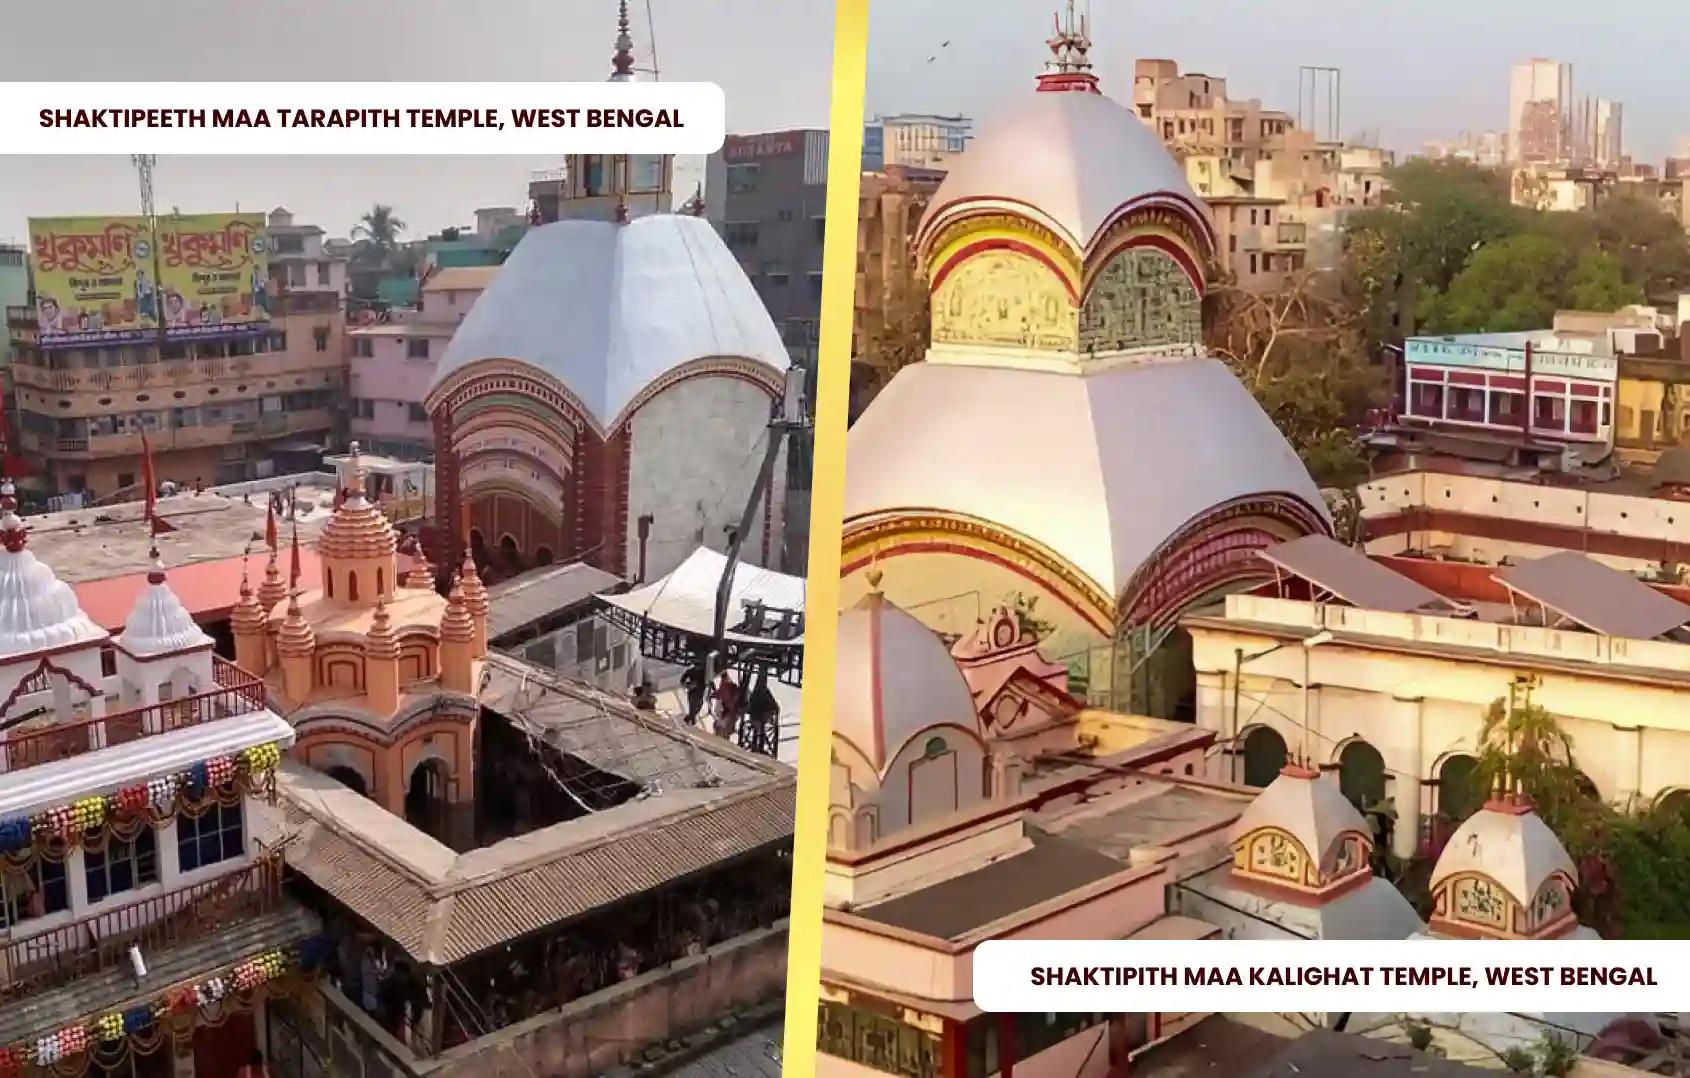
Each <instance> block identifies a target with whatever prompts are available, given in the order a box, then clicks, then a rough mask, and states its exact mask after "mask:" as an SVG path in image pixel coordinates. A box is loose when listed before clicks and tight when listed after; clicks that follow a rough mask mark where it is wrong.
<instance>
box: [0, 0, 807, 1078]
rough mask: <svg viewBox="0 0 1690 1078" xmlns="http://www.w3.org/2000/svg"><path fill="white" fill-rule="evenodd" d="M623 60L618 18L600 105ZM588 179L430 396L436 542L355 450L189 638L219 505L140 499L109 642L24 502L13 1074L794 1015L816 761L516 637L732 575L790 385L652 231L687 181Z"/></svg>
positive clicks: (447, 1071) (502, 1069)
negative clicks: (679, 571)
mask: <svg viewBox="0 0 1690 1078" xmlns="http://www.w3.org/2000/svg"><path fill="white" fill-rule="evenodd" d="M632 47H633V42H632V39H631V36H630V34H629V30H628V19H627V5H626V3H624V4H622V5H621V24H620V26H619V32H618V35H617V38H616V49H615V56H614V59H613V75H612V77H613V78H616V79H627V78H631V77H633V68H634V60H633V54H632ZM566 171H567V174H568V176H569V177H570V179H569V181H568V187H569V193H568V195H567V196H566V198H565V200H564V204H563V206H562V207H561V208H560V217H561V218H562V219H560V220H559V221H558V222H556V223H554V224H549V225H545V226H541V227H536V228H533V229H531V230H530V231H529V232H528V233H527V234H526V235H525V237H524V238H523V240H522V241H521V242H520V244H519V245H518V247H517V248H516V250H515V252H514V253H513V254H512V256H511V258H510V260H509V261H508V262H507V263H506V264H505V265H504V266H503V267H502V268H501V269H500V271H499V273H498V276H497V277H496V279H495V280H494V282H493V284H492V285H491V286H490V287H489V288H488V289H487V290H486V291H485V293H483V294H482V296H481V297H480V298H479V299H478V300H477V301H476V304H475V306H474V308H473V310H472V313H471V314H469V315H468V316H467V317H466V319H465V320H464V322H463V324H462V327H461V329H460V330H459V332H458V333H457V334H456V336H455V338H454V340H453V344H452V348H451V351H450V352H449V353H448V355H447V357H446V360H445V362H444V363H443V364H442V368H441V374H440V380H439V383H438V384H437V386H436V387H435V391H434V394H433V397H432V398H431V402H430V403H431V407H432V409H433V412H434V415H435V418H436V424H437V429H438V430H439V431H440V433H441V438H440V441H439V442H438V443H437V444H438V447H439V450H440V455H439V462H438V466H437V477H438V485H437V486H438V489H437V494H438V504H439V512H438V521H437V523H436V526H435V527H434V528H433V529H432V530H431V531H429V530H425V533H424V535H423V539H424V540H425V542H424V543H423V544H420V545H418V544H414V543H410V542H405V541H402V539H401V537H400V535H399V534H398V532H397V531H396V529H395V527H394V523H393V521H392V520H390V519H389V517H388V516H387V515H386V514H385V513H384V512H383V511H382V509H381V508H380V507H379V505H378V504H377V503H376V502H375V501H374V500H372V498H371V496H370V495H371V489H372V487H373V486H374V483H373V482H372V473H373V462H371V461H370V460H369V459H368V458H367V457H365V456H364V455H363V454H362V453H361V452H360V451H359V447H358V446H357V445H356V444H353V445H352V446H351V447H350V449H351V451H350V452H349V453H348V454H347V455H346V456H345V457H344V458H342V459H341V460H340V462H339V470H338V474H337V475H336V476H334V477H332V479H331V478H330V477H320V478H322V479H324V480H325V483H324V484H323V485H324V486H325V487H332V488H333V489H332V491H330V490H328V489H322V490H317V489H312V488H311V487H310V486H309V484H305V483H301V484H299V485H298V487H297V488H296V489H295V490H294V491H293V493H295V494H296V495H298V496H299V497H298V498H297V499H295V498H287V499H280V500H278V501H277V502H275V503H273V505H272V510H271V515H270V517H269V521H268V525H267V527H266V528H265V533H266V534H265V538H266V539H267V540H268V542H267V545H268V547H269V550H268V553H267V555H266V556H265V557H264V558H261V559H259V558H254V559H250V561H251V564H249V565H245V571H244V572H242V573H241V574H240V575H239V576H238V577H236V578H233V579H230V580H228V581H227V583H226V590H227V591H228V592H229V594H228V595H227V597H226V598H223V599H207V598H206V597H203V596H202V597H200V600H199V601H198V605H197V607H196V609H198V610H201V611H204V612H206V613H205V617H206V619H207V626H202V625H200V624H198V623H196V621H195V616H194V614H192V613H190V612H189V610H188V608H187V606H185V604H184V603H183V602H182V601H181V600H179V599H178V598H177V596H176V594H175V592H173V591H172V589H171V585H170V582H169V581H168V579H167V574H166V571H165V569H164V567H163V565H164V563H165V562H166V561H168V560H169V553H170V551H171V550H172V549H173V548H176V549H182V550H186V549H188V547H187V541H186V540H185V539H184V538H183V536H182V534H180V533H178V530H177V529H176V528H175V526H174V525H172V524H170V522H169V517H170V516H171V515H172V514H173V513H177V514H186V513H190V512H192V511H193V510H194V508H195V506H193V505H192V504H191V502H189V501H184V500H181V499H168V498H167V499H162V500H155V499H151V498H149V499H148V501H147V503H146V508H145V512H144V513H142V514H140V515H139V518H138V519H133V518H131V517H130V516H129V515H124V516H123V517H122V519H120V520H113V521H108V522H106V523H105V524H104V525H103V526H104V527H105V528H106V529H107V531H106V532H105V534H106V535H107V536H108V537H109V536H111V535H114V534H115V531H118V530H121V531H123V532H124V533H125V535H126V536H128V535H132V534H133V533H134V531H135V530H136V529H145V530H146V531H147V534H149V535H151V536H153V537H154V541H155V543H156V545H157V546H158V547H159V548H161V549H162V551H163V552H164V557H163V558H155V562H154V566H153V568H152V571H151V573H150V575H149V577H148V582H147V584H146V585H145V586H144V587H143V588H141V590H140V593H139V596H138V598H137V599H136V601H135V603H134V606H133V610H132V612H130V613H129V614H128V618H127V623H126V624H125V625H124V626H123V628H122V631H121V632H112V633H108V632H107V631H105V630H104V629H102V628H101V626H100V625H99V624H98V623H97V622H95V621H94V620H92V619H91V618H90V617H89V616H88V614H87V613H85V612H84V611H83V609H82V608H81V607H80V606H79V605H78V602H77V599H76V595H75V593H73V591H72V590H71V588H70V586H69V585H67V584H66V583H64V582H63V581H61V580H60V579H59V578H58V577H57V576H56V575H55V574H54V571H53V569H52V568H51V567H49V566H48V565H47V564H45V563H43V562H41V561H38V560H37V559H36V557H35V555H34V553H32V552H31V551H30V550H29V549H27V548H26V542H25V538H26V536H25V533H26V528H25V525H24V523H23V521H21V520H20V519H19V518H18V516H17V515H16V514H15V513H14V512H13V508H14V504H13V502H12V501H11V498H10V494H11V492H10V488H9V487H8V488H6V491H5V494H6V497H5V499H4V503H3V504H0V539H3V540H4V542H3V547H4V549H3V550H0V1078H10V1076H14V1075H19V1076H23V1075H27V1076H30V1078H34V1076H35V1075H37V1074H52V1075H59V1076H67V1078H68V1076H71V1075H80V1074H83V1073H89V1074H97V1075H115V1074H122V1075H125V1076H128V1078H165V1076H169V1078H194V1076H199V1078H226V1076H232V1075H235V1074H236V1073H237V1072H239V1070H240V1068H241V1067H243V1066H246V1065H247V1064H248V1063H249V1062H251V1060H252V1053H253V1052H254V1051H255V1050H256V1051H259V1052H262V1053H263V1054H264V1056H265V1060H264V1063H265V1066H266V1067H267V1071H266V1073H267V1074H269V1075H271V1076H273V1078H308V1076H312V1078H315V1076H320V1075H327V1074H336V1075H339V1074H346V1075H352V1074H358V1075H372V1076H373V1075H385V1076H409V1078H423V1076H428V1078H453V1076H460V1078H471V1076H482V1075H490V1074H530V1075H532V1074H547V1075H567V1076H571V1078H574V1076H586V1075H591V1074H602V1073H605V1072H607V1071H612V1070H615V1069H616V1068H618V1067H623V1066H627V1065H630V1064H632V1063H634V1062H636V1061H638V1062H640V1063H641V1064H642V1065H643V1066H648V1067H650V1066H665V1067H672V1066H673V1065H678V1060H677V1058H675V1057H681V1056H688V1055H696V1054H699V1053H701V1052H704V1051H706V1050H707V1049H709V1048H710V1047H711V1045H712V1043H713V1041H714V1040H720V1039H726V1038H728V1037H730V1035H731V1033H730V1031H734V1030H751V1029H758V1030H762V1029H764V1028H766V1026H767V1024H768V1022H769V1020H770V1016H771V1015H772V1014H775V1013H777V1012H778V1009H779V1005H780V1000H781V999H782V997H783V993H784V988H785V970H786V920H785V918H786V909H787V902H788V895H789V891H790V875H791V872H790V864H791V862H790V847H791V838H792V830H793V792H794V776H793V773H792V771H791V769H790V768H788V767H786V766H784V765H782V764H780V763H779V762H777V761H776V760H774V759H772V758H771V757H769V756H767V755H762V754H758V753H753V752H750V751H745V750H743V749H741V748H739V747H737V746H735V745H734V744H732V743H730V742H729V741H726V740H724V739H723V738H720V737H716V736H712V735H710V734H708V733H705V732H703V731H701V730H699V729H696V728H694V727H692V726H689V725H687V724H685V723H682V722H680V721H678V720H677V719H676V718H675V717H673V716H667V715H664V714H662V713H660V712H658V711H654V710H641V709H639V708H636V707H635V706H634V705H633V704H632V703H631V702H630V701H629V700H628V699H627V698H626V697H625V696H622V695H619V694H616V693H611V692H605V691H600V690H599V689H596V688H593V687H591V686H589V685H586V684H584V683H582V682H580V681H576V680H571V679H569V678H566V677H563V676H560V675H559V674H558V673H557V672H555V671H553V670H551V669H547V668H545V667H541V666H538V665H535V664H532V663H530V662H527V661H524V660H522V659H519V658H517V657H515V656H512V655H509V654H506V653H503V652H502V651H501V650H500V649H499V646H498V644H497V641H498V639H499V638H500V633H502V632H504V631H505V630H507V629H509V628H510V626H511V624H513V623H518V624H526V623H532V622H540V621H543V620H544V619H545V618H547V617H548V616H551V615H552V614H555V613H558V612H557V611H553V610H550V609H549V608H547V607H546V605H545V595H546V591H545V588H544V587H539V588H530V589H529V591H536V592H537V593H538V594H537V596H535V595H529V594H527V593H526V592H524V593H521V594H518V593H517V592H514V591H511V590H509V587H508V586H509V585H524V584H525V583H526V582H525V580H524V579H523V577H522V576H521V575H520V574H521V573H522V571H523V570H528V569H534V568H536V567H538V566H540V565H542V564H544V563H549V562H556V563H570V562H582V561H584V562H586V563H588V564H589V567H587V568H586V570H585V571H586V574H587V576H588V577H589V578H590V579H591V581H592V582H593V583H592V587H591V591H589V592H588V593H587V594H586V595H585V596H579V597H577V600H572V601H574V602H576V605H577V606H579V605H581V603H582V602H583V601H584V602H592V601H595V600H594V599H593V594H592V593H593V592H607V591H613V592H620V591H621V590H622V589H623V588H625V587H626V586H627V585H629V584H633V583H641V582H656V581H660V580H666V579H670V578H671V577H672V576H673V575H675V574H674V573H672V571H673V570H675V569H676V568H677V567H678V566H683V565H687V564H692V563H695V562H699V561H700V560H701V559H700V558H699V557H697V556H694V555H696V552H698V551H699V549H700V548H701V547H709V548H714V549H716V550H720V549H722V548H723V547H724V546H725V545H726V542H727V536H726V534H725V526H726V525H729V524H733V525H736V526H737V525H738V524H739V522H740V519H741V514H742V513H743V512H744V507H745V506H746V504H747V502H748V500H749V499H748V495H749V493H750V491H751V490H752V489H753V484H754V480H755V477H756V474H757V470H756V468H755V467H754V466H753V467H748V466H747V460H746V458H747V451H748V448H750V447H755V446H756V445H757V444H758V440H759V438H762V437H766V436H767V431H768V425H769V422H770V417H771V412H772V410H773V404H774V402H776V401H777V400H780V399H781V398H782V394H783V386H784V374H785V371H786V370H787V367H788V360H787V356H786V352H785V350H784V348H783V347H782V345H781V342H780V338H779V335H778V333H777V332H776V330H775V328H774V325H773V323H772V322H771V320H770V318H769V316H768V314H767V312H766V311H765V310H764V309H763V307H762V305H761V303H760V302H759V301H758V299H757V297H756V294H755V292H754V291H753V289H752V287H751V285H750V284H749V282H748V281H747V279H746V277H745V275H744V273H743V272H742V271H741V270H740V268H739V267H738V265H737V264H736V263H735V262H734V260H733V258H732V257H731V256H730V255H729V253H728V251H727V249H726V247H725V246H724V244H723V242H722V241H721V240H720V239H719V238H718V237H717V235H716V234H715V233H714V232H713V231H712V230H711V229H710V228H709V226H708V225H706V224H705V222H704V221H703V220H701V219H699V218H697V217H696V216H683V215H676V214H673V213H669V212H666V211H665V209H664V208H666V207H667V206H669V204H670V202H671V196H670V191H669V176H670V161H669V159H668V158H663V157H650V158H645V157H637V156H633V157H631V156H626V155H622V156H615V155H607V156H583V155H577V156H574V157H571V158H569V159H568V162H567V170H566ZM773 471H774V473H775V474H776V475H781V474H783V473H784V469H780V468H776V469H773ZM308 478H317V477H308ZM782 500H783V499H782V494H781V491H780V488H779V483H778V482H777V484H776V487H775V489H774V490H773V491H772V492H769V494H768V495H767V498H766V501H765V502H763V503H762V507H761V515H760V516H759V517H758V518H756V525H757V526H756V527H755V528H754V529H753V532H754V534H751V535H748V536H746V537H745V539H746V541H745V543H744V545H743V556H744V560H745V562H746V565H747V569H748V572H747V574H745V577H746V580H750V581H751V584H755V583H756V578H758V577H759V575H760V574H763V570H762V569H760V568H757V566H758V565H759V564H761V565H772V564H778V563H779V561H780V559H781V554H782V551H781V545H780V536H781V535H782V527H781V519H780V507H781V503H782ZM307 502H309V504H306V503H307ZM207 504H209V503H207ZM219 504H221V502H219ZM197 508H199V509H200V510H202V511H203V510H204V509H205V505H204V504H202V505H200V506H198V507H197ZM243 519H245V518H244V517H243ZM202 530H203V529H202ZM183 532H185V529H183ZM245 541H246V539H245V535H244V534H243V535H241V536H240V537H239V539H238V540H237V541H236V542H237V545H236V546H235V549H234V551H232V552H231V553H232V554H238V552H239V546H238V543H244V542H245ZM202 545H203V544H202ZM424 550H426V551H427V555H425V554H424V553H423V551H424ZM718 557H719V555H718ZM236 560H237V561H238V562H240V561H242V559H238V558H237V559H236ZM557 571H559V569H558V568H554V569H551V570H543V571H541V572H537V573H530V574H529V579H530V580H532V579H534V578H549V577H550V576H551V575H553V574H554V573H555V572H557ZM763 575H768V576H773V577H780V574H777V573H769V574H763ZM501 577H502V578H513V577H514V578H515V579H508V580H507V581H506V582H501V581H500V580H498V579H497V578H501ZM746 580H742V579H741V578H740V577H735V578H734V582H733V583H734V585H735V586H734V588H733V589H731V594H733V595H739V594H741V593H742V592H744V591H745V590H746V587H749V586H750V585H748V584H747V583H746ZM779 582H780V584H781V586H783V587H789V582H788V579H787V578H785V577H780V581H779ZM712 587H713V584H712ZM752 591H753V592H755V593H757V594H762V593H763V592H766V591H767V589H766V588H764V589H762V591H758V590H757V589H756V588H752ZM636 593H637V591H636ZM688 598H696V597H695V596H692V595H691V594H690V593H689V595H688ZM501 599H502V600H503V602H501ZM787 603H788V605H793V604H796V605H798V606H801V605H802V598H801V594H800V595H799V596H798V597H797V598H796V599H795V600H787ZM225 611H226V612H227V621H228V633H227V643H226V645H225V648H226V650H228V651H230V652H232V658H233V659H234V661H233V662H230V661H227V660H226V659H225V658H221V657H218V656H217V655H216V654H215V653H214V652H215V650H216V649H217V647H218V645H217V643H216V642H215V641H214V639H213V636H212V635H210V634H208V632H207V631H206V627H208V626H209V627H213V628H216V629H218V631H221V627H220V626H212V624H211V622H212V619H213V617H215V619H216V620H217V621H218V622H221V620H222V618H223V613H222V612H225ZM501 626H503V628H501ZM587 627H588V628H589V629H591V628H595V626H594V625H592V624H589V625H588V626H587ZM596 628H602V626H596ZM570 631H571V633H572V639H573V627H571V630H570ZM601 635H602V634H601ZM490 636H491V637H492V638H493V639H492V640H490ZM733 639H734V641H735V642H736V644H737V645H738V646H740V647H741V648H745V647H751V646H754V645H756V643H757V641H756V640H755V639H751V638H749V637H746V636H745V634H744V633H743V632H742V633H739V634H737V635H735V636H734V638H733ZM801 642H802V637H801V635H799V636H797V637H796V638H795V640H784V641H783V646H784V647H785V648H786V650H787V651H795V650H796V649H797V647H798V646H800V645H801ZM790 665H793V666H794V668H796V663H795V662H793V663H791V664H790ZM771 751H772V750H771ZM760 1035H763V1036H764V1037H765V1039H766V1034H760Z"/></svg>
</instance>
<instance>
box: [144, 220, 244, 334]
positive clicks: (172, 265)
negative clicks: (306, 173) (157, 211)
mask: <svg viewBox="0 0 1690 1078" xmlns="http://www.w3.org/2000/svg"><path fill="white" fill-rule="evenodd" d="M158 254H159V274H160V285H161V287H162V290H163V293H164V324H165V331H166V333H167V334H168V335H169V336H170V337H173V338H179V337H202V336H217V335H221V334H222V333H224V332H225V331H227V330H229V329H235V328H240V327H243V326H244V327H251V326H252V324H254V323H263V322H268V321H269V320H270V293H269V287H270V281H269V273H270V252H269V244H268V243H267V242H266V240H265V235H264V217H263V215H262V214H256V213H249V214H235V213H209V214H192V215H181V214H172V215H171V216H168V217H160V218H159V221H158Z"/></svg>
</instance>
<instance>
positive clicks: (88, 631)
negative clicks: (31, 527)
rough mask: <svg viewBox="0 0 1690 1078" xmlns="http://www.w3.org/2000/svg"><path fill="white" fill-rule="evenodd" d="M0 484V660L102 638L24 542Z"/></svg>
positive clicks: (20, 524)
mask: <svg viewBox="0 0 1690 1078" xmlns="http://www.w3.org/2000/svg"><path fill="white" fill-rule="evenodd" d="M11 496H12V492H11V485H10V484H9V483H8V484H7V485H6V486H5V488H4V498H5V501H6V503H7V504H6V505H5V506H4V508H3V515H0V531H3V532H4V535H5V543H4V546H3V548H0V659H6V658H11V657H13V656H17V655H26V654H29V653H31V652H36V651H46V650H49V649H52V648H62V647H65V646H66V645H68V644H80V643H85V642H93V641H98V640H103V639H105V637H106V635H107V634H106V631H105V630H104V629H102V628H100V627H99V626H98V625H96V624H94V622H93V621H92V620H91V619H90V618H89V617H88V615H87V614H84V613H83V612H82V607H80V606H78V605H77V602H76V592H74V591H72V590H71V586H70V585H69V584H66V583H65V582H64V581H62V580H60V579H59V578H58V576H57V575H55V574H54V572H53V570H52V569H51V568H49V567H48V566H47V565H46V564H44V563H43V562H41V561H38V560H37V559H36V557H35V555H34V554H31V553H30V552H29V550H28V548H27V547H26V546H25V545H24V535H25V531H24V527H23V522H22V521H21V520H19V519H18V516H17V514H16V512H14V510H13V507H12V505H11V504H10V502H11Z"/></svg>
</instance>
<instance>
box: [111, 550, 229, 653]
mask: <svg viewBox="0 0 1690 1078" xmlns="http://www.w3.org/2000/svg"><path fill="white" fill-rule="evenodd" d="M212 643H213V641H212V639H211V637H210V636H208V635H206V632H205V630H204V629H202V628H200V625H199V623H198V622H197V621H195V620H194V616H193V615H192V614H190V613H188V608H187V607H185V606H183V605H182V600H181V599H180V598H178V597H177V595H176V593H175V592H174V591H172V590H170V585H169V584H168V583H166V581H165V577H164V571H163V569H162V568H158V567H156V563H155V568H154V569H153V571H152V572H151V573H150V574H148V576H147V586H146V588H144V589H143V590H142V592H141V597H140V598H139V599H137V600H135V607H134V609H132V610H130V611H129V619H128V620H127V621H125V622H124V623H123V632H121V633H120V634H118V637H117V645H118V647H121V648H122V649H123V650H124V651H126V652H128V653H129V654H130V655H133V656H136V657H137V658H141V657H145V656H148V655H167V654H170V653H172V652H178V651H190V650H193V649H195V648H202V647H210V646H211V645H212Z"/></svg>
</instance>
